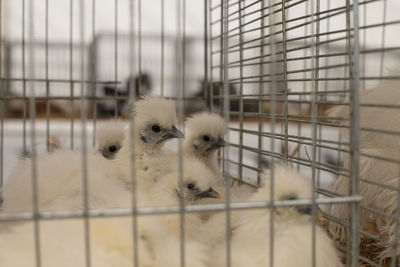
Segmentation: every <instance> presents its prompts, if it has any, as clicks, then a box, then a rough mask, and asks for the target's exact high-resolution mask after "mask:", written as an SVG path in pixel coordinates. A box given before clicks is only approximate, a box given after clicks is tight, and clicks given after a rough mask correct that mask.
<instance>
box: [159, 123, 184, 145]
mask: <svg viewBox="0 0 400 267" xmlns="http://www.w3.org/2000/svg"><path fill="white" fill-rule="evenodd" d="M184 137H185V136H184V135H183V133H182V132H181V131H179V130H178V128H176V127H175V126H172V129H171V130H169V131H167V132H166V133H165V134H164V135H163V136H162V137H161V139H160V140H159V141H158V142H157V143H161V142H164V141H165V140H168V139H172V138H184Z"/></svg>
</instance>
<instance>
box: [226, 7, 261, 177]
mask: <svg viewBox="0 0 400 267" xmlns="http://www.w3.org/2000/svg"><path fill="white" fill-rule="evenodd" d="M238 8H239V10H238V11H239V17H241V18H240V19H239V43H240V46H239V50H240V52H239V60H240V64H239V67H240V69H239V76H240V86H239V99H240V100H239V101H240V103H239V113H240V115H239V127H240V129H239V151H240V153H239V163H240V164H239V165H238V173H239V180H240V181H242V180H243V167H242V166H243V153H242V151H243V130H244V129H243V118H244V117H243V111H244V109H243V62H242V60H243V45H242V42H243V33H242V32H243V27H242V23H243V15H244V14H242V13H244V10H245V9H244V8H242V1H239V7H238ZM221 65H222V64H221ZM225 68H226V69H228V68H229V66H225ZM259 112H261V111H260V110H259ZM228 129H229V130H230V127H229V128H228ZM259 161H260V160H259ZM258 167H259V169H260V164H259V166H258Z"/></svg>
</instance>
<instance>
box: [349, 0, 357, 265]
mask: <svg viewBox="0 0 400 267" xmlns="http://www.w3.org/2000/svg"><path fill="white" fill-rule="evenodd" d="M346 2H347V3H349V0H348V1H346ZM349 12H350V8H349ZM352 12H353V43H350V42H349V43H348V44H349V61H350V62H351V63H352V67H351V68H349V70H350V73H349V74H350V75H349V76H350V78H351V88H352V92H351V93H350V100H351V101H350V103H351V104H350V109H351V112H350V116H351V118H352V123H351V128H350V147H351V152H350V158H351V160H350V162H351V168H350V170H351V177H352V178H351V180H350V185H351V186H350V188H351V189H350V194H352V195H354V196H356V195H358V194H359V173H360V165H359V151H360V141H359V136H360V122H359V119H360V115H359V58H358V57H359V53H358V48H359V29H358V2H357V1H353V7H352ZM347 14H348V15H347V21H346V22H347V25H348V27H349V26H350V14H349V13H347ZM349 28H350V27H349ZM349 40H350V39H349ZM350 209H351V213H350V214H351V216H350V218H351V240H350V243H351V254H350V255H351V256H352V257H351V259H352V265H353V266H356V265H357V264H358V256H359V242H360V241H359V240H360V233H359V225H360V218H359V216H360V203H357V202H355V203H353V204H351V205H350Z"/></svg>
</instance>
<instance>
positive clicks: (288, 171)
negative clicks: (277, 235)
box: [254, 165, 321, 221]
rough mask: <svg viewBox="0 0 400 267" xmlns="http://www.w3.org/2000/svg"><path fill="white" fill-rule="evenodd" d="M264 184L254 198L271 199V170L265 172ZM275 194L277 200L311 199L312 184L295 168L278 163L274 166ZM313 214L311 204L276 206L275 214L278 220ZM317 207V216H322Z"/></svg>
mask: <svg viewBox="0 0 400 267" xmlns="http://www.w3.org/2000/svg"><path fill="white" fill-rule="evenodd" d="M263 179H264V181H263V185H262V186H261V187H260V189H259V190H258V192H257V193H256V194H255V196H254V200H258V201H260V200H263V201H269V200H270V188H271V184H272V183H271V180H272V177H271V172H270V170H267V171H265V172H264V174H263ZM273 181H274V185H273V187H274V195H273V199H274V200H275V201H287V200H289V201H291V200H294V201H295V200H310V199H311V198H312V185H311V181H310V180H309V179H307V178H306V177H304V176H303V175H301V174H300V173H299V172H297V171H296V170H295V169H293V168H291V167H288V166H282V165H276V166H275V168H274V175H273ZM311 214H312V206H311V205H294V206H288V207H286V206H285V207H276V208H275V216H276V220H282V221H283V220H285V221H286V220H291V219H298V218H302V217H304V215H311ZM320 215H321V214H320V212H319V209H318V207H317V216H320Z"/></svg>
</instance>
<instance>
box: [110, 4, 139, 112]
mask: <svg viewBox="0 0 400 267" xmlns="http://www.w3.org/2000/svg"><path fill="white" fill-rule="evenodd" d="M139 79H140V78H139ZM114 81H115V84H114V86H115V90H114V98H115V101H114V118H115V119H116V118H117V117H118V100H117V99H116V98H117V95H118V88H117V85H118V0H114Z"/></svg>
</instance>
